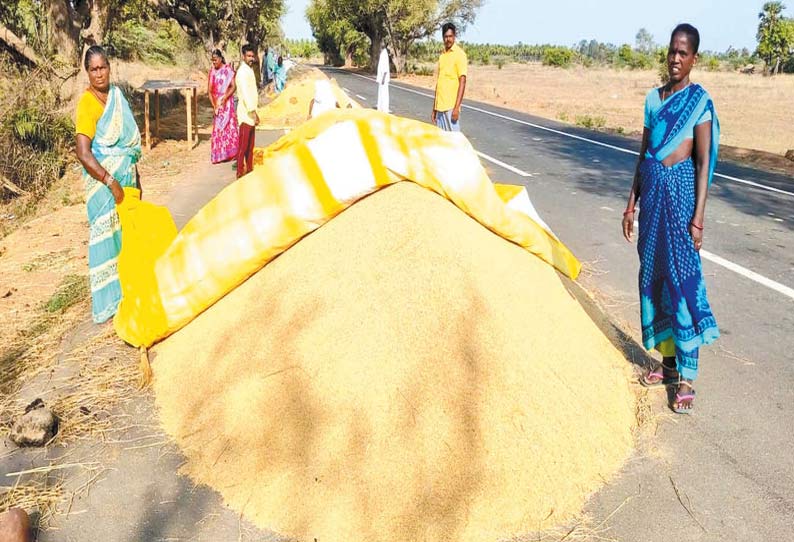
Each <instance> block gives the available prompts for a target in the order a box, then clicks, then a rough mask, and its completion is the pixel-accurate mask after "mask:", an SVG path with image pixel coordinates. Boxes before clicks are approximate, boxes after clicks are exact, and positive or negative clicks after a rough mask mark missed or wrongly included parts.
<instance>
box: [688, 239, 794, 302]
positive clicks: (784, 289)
mask: <svg viewBox="0 0 794 542" xmlns="http://www.w3.org/2000/svg"><path fill="white" fill-rule="evenodd" d="M700 256H701V258H704V259H706V260H709V261H710V262H714V263H716V264H717V265H721V266H722V267H724V268H726V269H730V270H731V271H733V272H734V273H736V274H739V275H741V276H743V277H745V278H748V279H750V280H753V281H755V282H757V283H758V284H763V285H764V286H766V287H767V288H769V289H771V290H774V291H776V292H778V293H780V294H783V295H784V296H786V297H790V298H791V299H794V288H789V287H788V286H785V285H783V284H780V283H779V282H775V281H774V280H772V279H768V278H766V277H765V276H763V275H759V274H758V273H756V272H755V271H751V270H750V269H747V268H746V267H742V266H741V265H738V264H735V263H733V262H732V261H730V260H726V259H725V258H723V257H721V256H717V255H716V254H713V253H711V252H709V251H708V250H703V249H701V250H700Z"/></svg>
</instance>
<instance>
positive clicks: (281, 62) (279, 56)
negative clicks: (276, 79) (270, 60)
mask: <svg viewBox="0 0 794 542" xmlns="http://www.w3.org/2000/svg"><path fill="white" fill-rule="evenodd" d="M276 63H277V64H284V57H283V56H281V55H278V58H277V59H276Z"/></svg>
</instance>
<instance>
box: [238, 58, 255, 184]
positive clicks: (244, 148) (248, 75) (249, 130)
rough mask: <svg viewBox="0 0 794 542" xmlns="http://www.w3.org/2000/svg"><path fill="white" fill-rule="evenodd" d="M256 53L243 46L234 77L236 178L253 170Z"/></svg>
mask: <svg viewBox="0 0 794 542" xmlns="http://www.w3.org/2000/svg"><path fill="white" fill-rule="evenodd" d="M254 62H256V51H255V50H254V48H253V47H252V46H251V45H243V61H242V62H241V63H240V68H239V69H238V70H237V75H235V77H234V82H235V84H236V85H237V122H238V123H239V124H240V146H239V147H238V151H237V178H238V179H239V178H240V177H242V176H243V175H245V174H247V173H250V172H251V170H252V169H254V164H253V161H254V140H255V139H256V125H257V124H259V115H258V114H257V113H256V109H257V105H258V101H259V92H258V91H257V88H256V75H255V74H254V70H253V65H254Z"/></svg>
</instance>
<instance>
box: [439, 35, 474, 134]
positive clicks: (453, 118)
mask: <svg viewBox="0 0 794 542" xmlns="http://www.w3.org/2000/svg"><path fill="white" fill-rule="evenodd" d="M441 34H442V35H443V36H444V52H443V53H441V56H439V57H438V80H437V81H436V100H435V103H434V104H433V114H432V117H431V118H432V119H433V124H435V125H436V126H438V127H439V128H441V129H442V130H445V131H447V132H460V124H459V119H460V104H461V103H462V102H463V93H464V92H465V91H466V71H467V67H468V59H467V58H466V53H464V52H463V49H461V48H460V47H459V46H458V45H456V44H455V35H456V30H455V25H454V24H452V23H444V26H442V27H441Z"/></svg>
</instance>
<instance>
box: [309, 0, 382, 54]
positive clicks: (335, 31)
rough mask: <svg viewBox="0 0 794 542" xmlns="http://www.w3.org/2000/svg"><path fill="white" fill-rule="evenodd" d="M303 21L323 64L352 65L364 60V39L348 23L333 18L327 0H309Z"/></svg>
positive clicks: (365, 41) (365, 42) (365, 45)
mask: <svg viewBox="0 0 794 542" xmlns="http://www.w3.org/2000/svg"><path fill="white" fill-rule="evenodd" d="M306 18H307V19H308V20H309V25H310V26H311V28H312V35H313V36H314V39H315V40H317V46H318V48H319V49H320V52H322V53H323V55H324V57H325V63H326V64H331V65H334V66H340V65H342V64H344V65H345V66H352V65H353V64H354V63H358V62H361V61H362V60H364V58H366V57H367V53H368V51H367V41H368V40H367V36H366V35H364V34H362V33H361V32H359V31H358V30H356V29H355V28H353V25H352V24H351V23H350V21H348V20H345V19H340V18H335V17H334V13H333V12H332V11H331V9H330V7H329V5H328V2H327V1H326V0H312V3H311V4H309V6H308V7H307V8H306ZM367 60H368V59H367Z"/></svg>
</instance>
